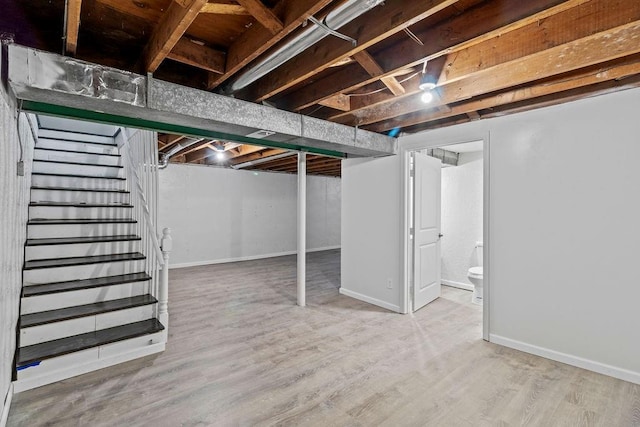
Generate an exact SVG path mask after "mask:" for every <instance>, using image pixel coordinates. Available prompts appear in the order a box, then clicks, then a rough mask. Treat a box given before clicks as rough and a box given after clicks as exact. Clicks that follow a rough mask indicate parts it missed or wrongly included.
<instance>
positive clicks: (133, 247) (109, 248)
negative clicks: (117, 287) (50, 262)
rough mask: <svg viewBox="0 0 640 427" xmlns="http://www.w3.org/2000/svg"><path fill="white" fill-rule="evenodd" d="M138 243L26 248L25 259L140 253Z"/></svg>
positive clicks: (135, 241)
mask: <svg viewBox="0 0 640 427" xmlns="http://www.w3.org/2000/svg"><path fill="white" fill-rule="evenodd" d="M140 246H141V244H140V241H139V240H129V241H124V242H101V243H74V244H71V245H43V246H26V247H25V259H26V260H27V261H31V260H34V259H49V258H57V257H60V258H68V257H76V256H92V255H109V254H121V253H126V252H140Z"/></svg>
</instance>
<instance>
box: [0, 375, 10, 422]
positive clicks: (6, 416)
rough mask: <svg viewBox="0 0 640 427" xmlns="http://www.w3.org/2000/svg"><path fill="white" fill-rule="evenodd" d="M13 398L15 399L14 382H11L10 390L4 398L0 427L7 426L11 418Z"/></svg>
mask: <svg viewBox="0 0 640 427" xmlns="http://www.w3.org/2000/svg"><path fill="white" fill-rule="evenodd" d="M11 400H13V383H11V384H9V390H7V395H6V397H5V398H4V406H3V407H2V416H1V417H0V427H6V426H7V420H8V419H9V409H11Z"/></svg>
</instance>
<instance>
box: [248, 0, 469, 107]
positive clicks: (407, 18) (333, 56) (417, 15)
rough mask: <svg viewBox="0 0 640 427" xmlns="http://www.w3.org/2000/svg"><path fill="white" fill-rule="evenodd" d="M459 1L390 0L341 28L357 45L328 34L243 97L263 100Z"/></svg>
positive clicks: (256, 83)
mask: <svg viewBox="0 0 640 427" xmlns="http://www.w3.org/2000/svg"><path fill="white" fill-rule="evenodd" d="M457 1H458V0H423V1H412V2H407V1H406V0H387V1H386V2H385V4H384V6H383V7H382V6H378V8H377V9H375V11H370V12H367V13H365V14H364V15H362V16H361V17H359V18H357V19H355V20H353V21H352V22H350V23H349V24H347V25H345V26H343V27H342V28H340V32H341V33H343V34H346V35H349V36H352V37H354V38H355V39H356V40H357V41H358V45H357V46H355V47H354V46H353V45H351V44H349V43H345V41H344V40H342V39H339V38H337V37H328V38H325V39H323V40H322V41H321V42H319V43H317V44H316V45H315V46H314V47H313V49H308V50H306V51H305V52H302V53H301V54H299V55H298V56H296V57H295V58H292V59H291V60H289V61H287V62H286V63H285V64H284V65H282V66H280V67H279V68H278V72H277V73H271V74H268V75H266V76H265V77H263V78H261V79H259V80H258V81H257V82H255V83H254V84H252V85H251V86H250V87H249V88H247V89H245V90H242V91H240V92H238V94H237V95H238V96H239V97H241V98H244V99H251V100H256V101H262V100H265V99H267V98H270V97H272V96H274V95H277V94H278V93H280V92H282V91H284V90H286V89H288V88H290V87H292V86H294V85H296V84H298V83H300V82H303V81H305V80H307V79H309V78H311V77H312V76H314V75H315V74H318V73H319V72H321V71H323V70H325V69H326V68H327V67H329V66H331V65H332V64H334V63H335V62H337V61H340V60H342V59H344V58H346V57H349V56H353V55H354V54H355V53H357V52H360V51H362V50H364V49H367V48H368V47H369V46H372V45H374V44H376V43H378V42H380V41H382V40H384V39H386V38H387V37H390V36H392V35H393V34H395V33H397V32H399V31H402V30H403V29H404V28H407V27H409V26H410V25H413V24H415V23H416V22H419V21H421V20H422V19H425V18H427V17H429V16H431V15H433V14H435V13H437V12H439V11H441V10H443V9H444V8H446V7H448V6H451V5H453V4H455V3H456V2H457Z"/></svg>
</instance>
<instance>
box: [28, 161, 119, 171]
mask: <svg viewBox="0 0 640 427" xmlns="http://www.w3.org/2000/svg"><path fill="white" fill-rule="evenodd" d="M33 162H34V163H35V162H40V163H58V164H62V165H79V166H96V167H102V168H117V169H122V168H123V167H124V166H121V165H99V164H98V165H97V164H95V163H85V162H71V161H68V160H47V159H33Z"/></svg>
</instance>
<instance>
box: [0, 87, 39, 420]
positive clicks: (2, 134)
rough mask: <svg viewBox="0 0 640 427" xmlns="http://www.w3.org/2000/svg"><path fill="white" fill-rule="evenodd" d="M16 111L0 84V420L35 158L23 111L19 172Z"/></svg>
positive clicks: (10, 362)
mask: <svg viewBox="0 0 640 427" xmlns="http://www.w3.org/2000/svg"><path fill="white" fill-rule="evenodd" d="M0 86H1V85H0ZM12 104H13V103H12ZM15 111H16V110H15V108H14V106H10V105H9V104H8V99H7V96H6V94H5V92H4V89H3V88H0V189H1V190H0V262H1V264H0V358H1V359H0V423H1V422H2V420H1V417H2V416H3V414H5V413H7V412H5V411H8V408H6V407H5V405H4V404H5V398H6V396H7V392H8V391H9V386H10V384H11V375H12V371H13V357H14V353H15V348H16V324H17V321H18V316H19V304H20V293H21V290H22V264H23V262H24V243H25V239H26V231H27V224H26V223H27V205H28V203H29V188H30V183H31V160H32V159H33V138H32V137H31V131H30V130H29V126H28V123H27V120H26V118H25V116H24V115H22V116H21V120H20V124H21V126H20V135H21V138H22V141H23V144H24V148H23V161H24V164H25V176H17V173H16V171H17V163H18V160H19V158H20V157H19V156H20V148H19V143H18V136H17V128H16V122H15ZM34 124H35V122H34Z"/></svg>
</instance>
